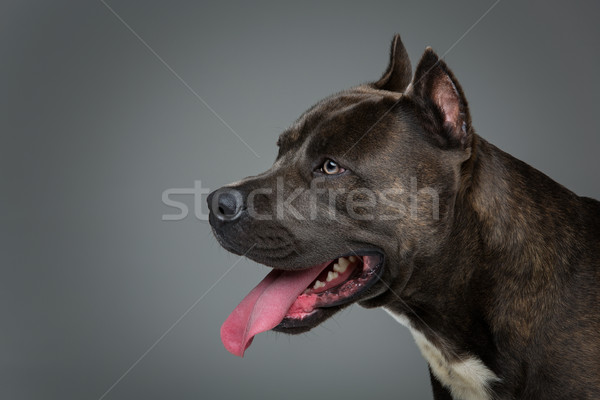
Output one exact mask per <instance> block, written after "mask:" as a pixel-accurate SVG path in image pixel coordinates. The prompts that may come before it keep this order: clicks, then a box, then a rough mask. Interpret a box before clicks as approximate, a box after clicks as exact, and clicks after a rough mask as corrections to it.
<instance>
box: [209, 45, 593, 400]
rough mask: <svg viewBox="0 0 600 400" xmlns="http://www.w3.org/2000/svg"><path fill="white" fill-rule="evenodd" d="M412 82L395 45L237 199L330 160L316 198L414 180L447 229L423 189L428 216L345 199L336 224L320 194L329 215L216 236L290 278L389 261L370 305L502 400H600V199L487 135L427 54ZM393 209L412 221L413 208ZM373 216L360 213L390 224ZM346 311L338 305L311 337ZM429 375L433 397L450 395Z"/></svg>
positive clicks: (269, 207) (301, 180)
mask: <svg viewBox="0 0 600 400" xmlns="http://www.w3.org/2000/svg"><path fill="white" fill-rule="evenodd" d="M411 78H412V73H411V67H410V61H409V59H408V56H407V54H406V50H405V49H404V46H403V44H402V42H401V41H400V38H399V36H396V37H395V38H394V41H393V43H392V51H391V57H390V64H389V66H388V69H387V70H386V72H385V73H384V75H383V77H382V78H381V79H380V80H379V81H377V82H376V83H373V84H365V85H361V86H358V87H355V88H353V89H350V90H347V91H344V92H341V93H338V94H335V95H333V96H331V97H329V98H326V99H325V100H322V101H321V102H319V103H317V104H316V105H315V106H313V107H312V108H310V109H309V110H308V111H306V112H305V113H304V114H303V115H302V116H301V117H300V118H299V119H298V121H296V123H295V124H294V125H293V126H292V127H290V128H289V129H288V130H287V131H286V132H284V133H283V134H282V135H281V137H280V138H279V142H278V144H279V154H278V156H277V160H276V162H275V163H274V165H273V167H272V168H271V169H269V170H268V171H266V172H264V173H263V174H261V175H258V176H255V177H250V178H246V179H245V180H243V181H241V182H239V183H237V184H234V185H233V186H231V187H235V188H236V189H238V190H240V191H241V192H242V193H243V194H245V195H247V194H248V193H249V192H250V191H251V190H253V189H257V188H275V187H276V181H277V178H278V177H281V178H282V179H283V182H284V183H285V190H284V194H283V196H282V197H283V198H284V199H285V198H288V196H289V195H290V194H291V193H292V192H293V191H294V189H295V188H298V187H300V188H305V189H308V188H310V187H311V182H313V180H314V179H315V175H314V173H313V171H314V170H315V168H316V167H317V166H318V165H319V164H320V163H322V162H323V160H325V159H326V158H332V159H334V160H336V161H337V162H338V163H339V164H341V165H342V166H344V167H345V168H347V169H348V171H349V172H348V173H346V174H343V175H340V176H335V177H331V176H327V177H322V178H319V179H320V180H321V182H320V183H319V185H318V187H319V188H325V189H328V190H329V189H331V190H335V189H342V188H343V189H346V190H347V191H351V190H352V189H357V188H369V189H371V190H374V191H377V190H384V189H386V188H400V189H404V190H408V188H409V187H410V185H411V182H413V181H411V179H414V178H416V182H417V184H418V187H419V188H433V189H435V190H436V191H437V193H438V194H439V218H437V219H436V218H432V211H433V210H432V205H431V201H430V200H431V199H430V196H429V195H428V192H427V191H424V192H419V195H418V196H417V200H418V203H417V204H418V210H417V211H418V213H417V217H416V218H409V217H406V218H402V219H399V220H391V221H382V220H379V219H377V218H375V219H373V220H356V219H355V218H351V217H350V216H349V215H348V210H347V204H346V201H347V199H345V198H344V197H343V196H340V197H339V198H337V199H335V201H334V202H333V204H334V206H335V212H336V218H335V219H332V218H324V217H320V218H316V219H315V218H310V217H309V214H310V211H309V209H308V204H309V203H310V198H309V196H311V195H315V196H316V198H317V199H318V202H317V204H318V211H319V212H320V213H326V212H328V211H326V210H327V209H328V208H327V207H328V205H329V201H330V199H329V196H328V195H326V194H324V193H322V191H321V192H320V193H317V194H315V192H314V190H313V191H312V192H311V191H305V192H303V193H302V194H300V195H299V196H298V197H297V198H296V199H295V200H294V201H293V202H292V203H291V204H292V205H293V206H294V207H295V208H296V210H297V211H298V212H299V213H300V214H301V215H302V216H303V217H304V219H301V220H299V219H298V218H296V217H294V216H293V215H290V214H289V213H287V214H285V215H284V218H280V219H277V218H276V219H273V220H271V221H263V220H256V219H252V218H250V217H249V216H248V215H246V214H245V213H244V214H242V215H241V217H240V218H239V219H238V220H236V221H235V222H228V223H223V222H220V221H217V220H216V219H215V218H214V216H211V223H212V224H213V227H214V231H215V234H216V236H217V238H218V239H219V241H220V243H221V244H222V245H223V246H224V247H225V248H227V249H228V250H230V251H232V252H234V253H237V254H245V253H246V251H247V250H248V249H249V248H251V246H252V245H254V247H252V248H251V250H250V251H249V252H248V253H247V254H246V256H247V257H249V258H251V259H253V260H255V261H257V262H259V263H263V264H266V265H268V266H271V267H275V268H280V269H300V268H306V267H308V266H310V265H315V264H318V263H321V262H323V261H324V260H328V259H333V258H336V257H338V256H340V255H341V254H347V253H348V252H349V250H350V249H360V248H365V247H371V248H378V249H381V250H382V251H383V252H384V253H385V257H386V258H385V265H384V270H383V273H382V275H381V281H380V282H377V283H376V284H375V285H374V286H373V287H372V288H371V289H370V290H369V291H368V292H367V293H365V295H364V297H363V299H362V300H361V301H360V304H361V305H363V306H365V307H381V306H385V307H386V308H388V309H390V310H393V311H394V312H395V313H398V314H404V315H406V317H408V319H409V320H410V322H411V324H412V326H413V327H415V328H417V329H419V330H420V331H421V332H422V333H423V334H424V335H425V336H426V337H427V339H428V340H429V341H430V342H431V343H433V344H434V345H436V346H438V347H439V348H440V349H442V351H443V352H444V355H445V356H446V357H447V358H448V359H449V360H453V359H459V358H462V357H469V356H475V357H477V358H479V359H480V360H482V361H483V363H484V364H485V365H486V366H487V367H488V368H489V369H490V370H491V371H493V372H494V373H495V374H496V375H497V377H498V378H499V380H498V381H497V382H495V383H493V385H492V387H491V390H492V393H493V398H495V399H567V398H569V399H599V398H600V203H599V202H598V201H596V200H593V199H590V198H585V197H579V196H577V195H576V194H574V193H572V192H571V191H569V190H568V189H566V188H565V187H563V186H561V185H560V184H558V183H556V182H554V181H553V180H552V179H550V178H549V177H547V176H546V175H544V174H543V173H541V172H539V171H537V170H536V169H534V168H532V167H531V166H529V165H527V164H525V163H523V162H522V161H519V160H517V159H515V158H514V157H512V156H510V155H509V154H507V153H505V152H503V151H501V150H499V149H498V148H496V147H495V146H493V145H492V144H490V143H488V142H487V141H485V140H484V139H482V138H481V137H480V136H478V135H477V134H476V133H475V132H474V131H473V128H472V126H471V117H470V114H469V109H468V105H467V101H466V99H465V96H464V94H463V91H462V89H461V87H460V85H459V83H458V81H457V80H456V78H455V77H454V75H453V74H452V72H451V71H450V70H449V69H448V67H447V66H446V64H445V63H444V62H443V61H442V60H440V59H439V58H438V57H437V56H436V54H435V53H434V52H433V51H432V50H431V49H427V50H426V51H425V54H424V55H423V57H422V59H421V61H420V62H419V64H418V66H417V68H416V72H415V77H414V78H413V79H411ZM411 81H412V83H411V84H409V83H410V82H411ZM366 132H368V133H366ZM365 133H366V134H365ZM254 200H255V201H254V206H255V208H256V209H257V210H258V211H261V212H264V213H272V214H274V211H273V210H274V207H275V202H276V195H275V194H271V195H268V194H261V195H258V196H256V197H255V199H254ZM395 200H397V201H398V202H401V203H403V204H404V203H405V204H404V205H405V209H407V210H408V209H410V207H411V206H410V205H409V204H408V201H409V199H408V197H406V196H399V197H398V198H396V199H395ZM378 207H380V206H378ZM366 208H367V207H359V208H358V210H357V211H356V213H357V214H359V215H360V213H361V212H362V213H363V214H365V215H366V214H367V213H368V212H369V211H371V212H373V211H374V212H375V213H376V214H377V213H384V212H386V210H383V209H377V210H368V209H366ZM319 215H321V214H319ZM341 308H342V307H334V308H331V309H327V310H326V312H325V313H323V315H322V318H320V320H318V321H314V324H313V326H314V325H316V324H318V323H320V322H322V320H325V319H326V318H328V317H329V316H331V315H332V314H333V313H335V312H336V311H338V310H339V309H341ZM310 328H312V326H306V327H303V328H296V329H287V330H286V329H282V330H284V331H287V332H291V333H294V332H301V331H305V330H308V329H310ZM431 379H432V386H433V391H434V397H435V398H436V399H450V398H451V395H450V392H449V390H448V389H447V388H446V387H444V386H443V385H442V384H440V382H439V381H438V380H437V379H436V378H435V376H433V375H432V376H431Z"/></svg>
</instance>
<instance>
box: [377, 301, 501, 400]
mask: <svg viewBox="0 0 600 400" xmlns="http://www.w3.org/2000/svg"><path fill="white" fill-rule="evenodd" d="M385 310H386V311H387V312H388V313H389V314H390V315H391V316H392V317H393V318H394V319H395V320H396V321H398V322H399V323H400V324H402V325H404V326H406V327H407V328H408V329H409V330H410V332H411V333H412V335H413V338H414V339H415V342H416V343H417V346H418V347H419V350H421V354H423V357H425V360H427V363H428V364H429V367H430V368H431V371H432V372H433V374H434V375H435V376H436V378H437V379H438V380H439V381H440V382H441V383H442V384H443V385H444V386H445V387H447V388H448V389H449V390H450V392H451V393H452V397H453V398H454V399H456V400H490V399H491V398H492V397H491V394H490V390H489V386H490V384H491V383H492V382H494V381H497V380H498V377H497V376H496V375H495V374H494V373H493V372H492V371H491V370H490V369H489V368H487V367H486V366H485V364H484V363H483V362H482V361H481V360H480V359H479V358H477V357H473V356H471V357H468V358H464V357H463V359H462V360H460V361H452V362H450V361H448V359H447V358H446V357H445V356H444V354H443V353H442V351H441V350H440V349H439V348H438V347H436V346H435V345H433V344H432V343H431V342H430V341H429V340H428V339H427V338H426V337H425V335H423V334H422V333H421V332H420V331H418V330H416V329H414V328H413V327H412V326H411V324H410V321H409V320H408V318H406V316H404V315H401V314H395V313H394V312H392V311H389V310H387V309H385Z"/></svg>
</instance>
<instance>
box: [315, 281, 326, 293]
mask: <svg viewBox="0 0 600 400" xmlns="http://www.w3.org/2000/svg"><path fill="white" fill-rule="evenodd" d="M322 287H325V282H321V281H320V280H318V279H317V281H316V282H315V284H314V285H313V289H315V290H316V289H320V288H322Z"/></svg>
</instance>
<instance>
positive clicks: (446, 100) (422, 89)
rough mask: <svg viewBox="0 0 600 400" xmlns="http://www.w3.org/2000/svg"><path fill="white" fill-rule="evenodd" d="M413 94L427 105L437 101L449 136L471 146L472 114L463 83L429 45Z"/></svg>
mask: <svg viewBox="0 0 600 400" xmlns="http://www.w3.org/2000/svg"><path fill="white" fill-rule="evenodd" d="M411 94H412V95H413V96H415V97H417V98H420V99H421V100H423V101H424V102H425V104H431V103H433V104H434V105H435V107H436V108H437V110H438V111H439V112H440V113H441V116H442V117H443V131H444V134H445V135H446V136H447V137H446V138H445V139H447V140H449V141H450V142H453V143H459V144H460V145H462V147H463V148H466V147H469V146H470V141H471V136H472V132H471V116H470V114H469V107H468V104H467V100H466V98H465V95H464V93H463V90H462V88H461V87H460V84H459V83H458V81H457V80H456V78H455V77H454V74H452V71H450V69H449V68H448V66H447V65H446V63H445V62H444V61H443V60H441V59H440V58H439V57H438V56H437V54H435V52H434V51H433V50H432V49H431V47H428V48H427V49H426V50H425V53H424V54H423V57H421V60H420V61H419V65H418V66H417V70H416V72H415V79H414V81H413V84H412V88H411Z"/></svg>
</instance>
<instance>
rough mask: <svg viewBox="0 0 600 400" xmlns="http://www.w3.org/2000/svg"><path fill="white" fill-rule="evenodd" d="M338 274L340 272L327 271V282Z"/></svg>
mask: <svg viewBox="0 0 600 400" xmlns="http://www.w3.org/2000/svg"><path fill="white" fill-rule="evenodd" d="M338 276H340V274H338V273H337V272H333V271H329V272H328V273H327V282H331V281H332V280H334V279H335V278H337V277H338Z"/></svg>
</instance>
